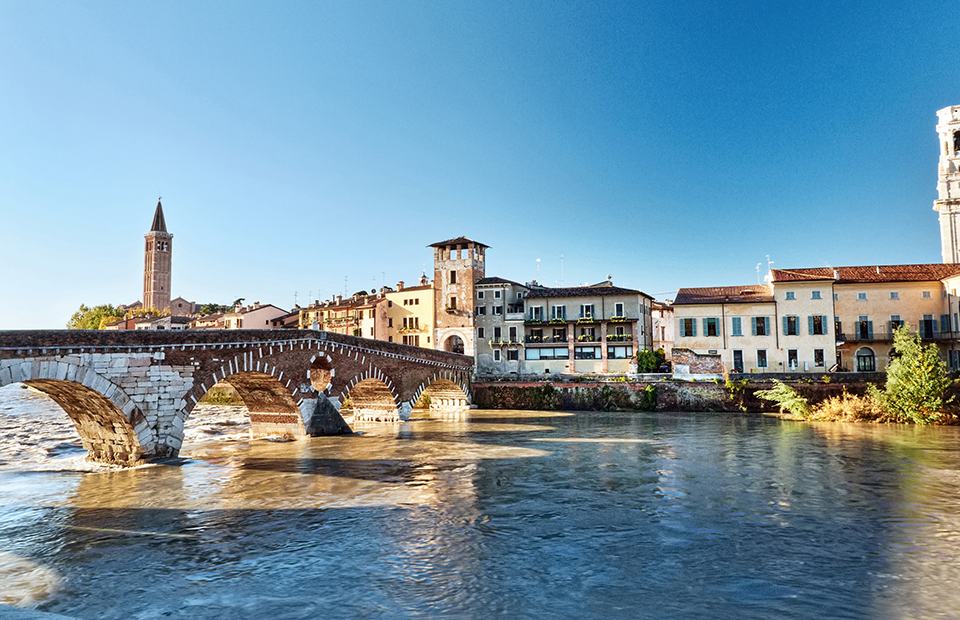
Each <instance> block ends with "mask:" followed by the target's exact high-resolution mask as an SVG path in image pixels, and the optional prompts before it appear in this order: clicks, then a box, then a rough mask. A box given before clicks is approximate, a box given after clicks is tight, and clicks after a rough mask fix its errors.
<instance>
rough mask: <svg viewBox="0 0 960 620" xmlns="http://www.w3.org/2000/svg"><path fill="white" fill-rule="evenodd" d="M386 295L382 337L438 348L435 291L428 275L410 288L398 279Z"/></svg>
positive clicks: (392, 340)
mask: <svg viewBox="0 0 960 620" xmlns="http://www.w3.org/2000/svg"><path fill="white" fill-rule="evenodd" d="M384 296H385V298H386V301H387V303H386V304H385V307H384V312H385V323H386V324H385V331H384V334H385V336H384V337H383V338H382V339H383V340H389V341H390V342H398V343H400V344H409V345H412V346H415V347H424V348H426V349H433V348H435V344H436V343H435V342H434V341H433V333H434V327H435V321H434V319H435V316H436V313H435V312H434V300H435V294H434V289H433V285H432V284H430V282H429V281H428V280H427V278H426V277H423V278H421V279H420V285H419V286H413V287H409V288H408V287H406V286H404V283H403V282H398V283H397V290H395V291H387V292H386V293H385V294H384Z"/></svg>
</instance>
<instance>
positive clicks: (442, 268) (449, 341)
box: [430, 237, 489, 357]
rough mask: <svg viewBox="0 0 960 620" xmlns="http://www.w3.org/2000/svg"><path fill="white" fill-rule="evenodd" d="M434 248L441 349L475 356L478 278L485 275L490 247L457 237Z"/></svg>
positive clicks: (437, 340) (437, 331)
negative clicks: (475, 314)
mask: <svg viewBox="0 0 960 620" xmlns="http://www.w3.org/2000/svg"><path fill="white" fill-rule="evenodd" d="M430 247H432V248H433V272H434V276H433V294H434V309H435V310H434V311H435V312H436V321H435V323H434V331H435V333H434V344H435V347H436V348H437V349H442V350H445V351H453V352H454V353H463V354H464V355H469V356H471V357H472V356H474V354H475V350H476V346H475V345H476V336H475V334H474V318H473V313H474V307H475V298H476V294H477V293H476V283H477V280H479V279H481V278H482V277H483V276H484V268H485V265H486V256H485V253H486V250H487V248H488V247H489V246H486V245H484V244H482V243H479V242H477V241H474V240H472V239H467V238H466V237H457V238H456V239H448V240H447V241H441V242H439V243H433V244H431V245H430Z"/></svg>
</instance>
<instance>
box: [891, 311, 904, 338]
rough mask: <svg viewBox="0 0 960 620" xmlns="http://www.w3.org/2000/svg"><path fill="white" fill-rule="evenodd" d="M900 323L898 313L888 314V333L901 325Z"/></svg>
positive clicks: (901, 322)
mask: <svg viewBox="0 0 960 620" xmlns="http://www.w3.org/2000/svg"><path fill="white" fill-rule="evenodd" d="M902 325H903V321H902V320H900V315H899V314H891V315H890V333H891V334H892V333H893V332H894V330H895V329H897V328H898V327H901V326H902Z"/></svg>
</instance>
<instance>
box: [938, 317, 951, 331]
mask: <svg viewBox="0 0 960 620" xmlns="http://www.w3.org/2000/svg"><path fill="white" fill-rule="evenodd" d="M948 331H950V315H949V314H941V315H940V333H941V334H945V333H947V332H948Z"/></svg>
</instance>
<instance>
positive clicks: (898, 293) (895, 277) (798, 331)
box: [673, 264, 960, 373]
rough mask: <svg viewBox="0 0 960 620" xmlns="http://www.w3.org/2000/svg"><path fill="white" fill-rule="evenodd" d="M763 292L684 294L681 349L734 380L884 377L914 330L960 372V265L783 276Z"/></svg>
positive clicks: (777, 273)
mask: <svg viewBox="0 0 960 620" xmlns="http://www.w3.org/2000/svg"><path fill="white" fill-rule="evenodd" d="M768 281H769V284H765V285H761V286H741V287H712V288H691V289H680V291H679V293H678V295H677V299H676V301H674V303H673V307H674V314H675V330H676V346H678V347H685V348H690V349H692V350H694V351H695V352H697V353H717V354H719V355H720V356H721V360H722V361H723V364H724V367H725V368H726V369H727V370H728V371H731V372H746V373H757V372H761V373H762V372H809V373H822V372H826V371H831V370H848V371H852V372H873V371H882V370H884V369H885V368H886V366H887V364H888V363H889V360H890V352H891V350H892V348H893V330H894V328H895V327H896V326H898V325H901V324H904V323H906V324H907V325H909V328H910V330H911V331H912V332H914V333H919V334H920V336H921V337H922V338H923V340H924V341H926V342H935V343H937V345H938V347H939V349H940V351H941V357H942V358H943V359H944V360H946V361H948V363H949V365H950V367H951V368H952V369H954V370H960V346H958V341H960V333H958V332H960V324H958V323H960V298H958V297H957V295H956V289H957V288H960V265H956V264H921V265H872V266H856V267H837V268H832V267H816V268H806V269H774V270H772V271H771V273H770V276H769V278H768Z"/></svg>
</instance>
